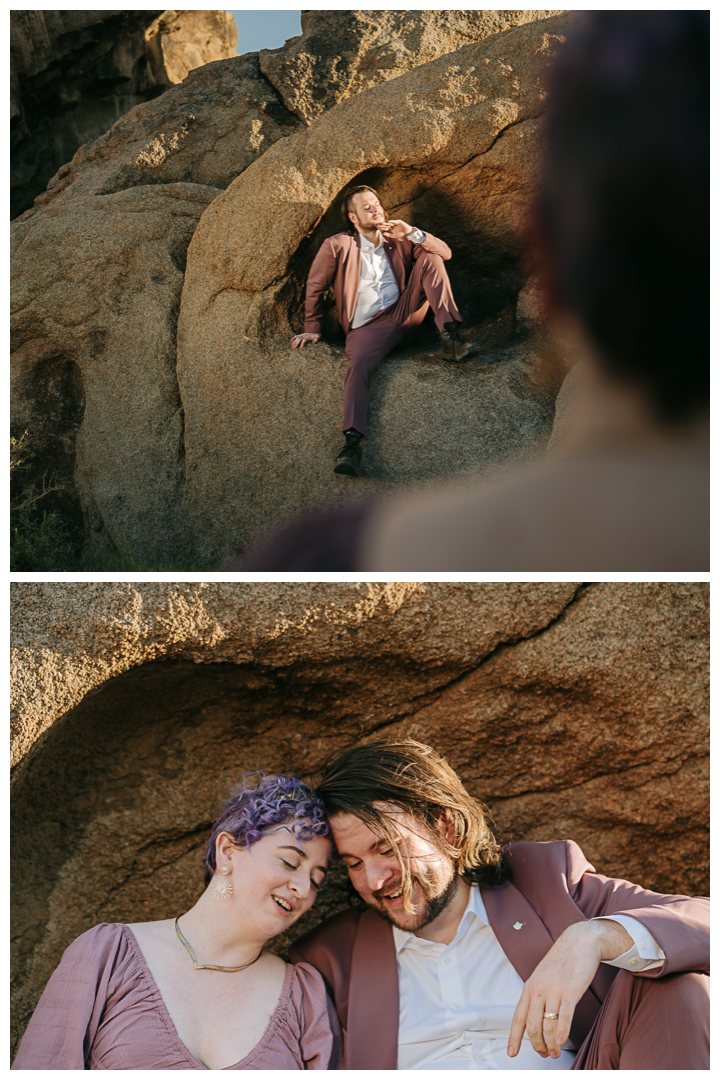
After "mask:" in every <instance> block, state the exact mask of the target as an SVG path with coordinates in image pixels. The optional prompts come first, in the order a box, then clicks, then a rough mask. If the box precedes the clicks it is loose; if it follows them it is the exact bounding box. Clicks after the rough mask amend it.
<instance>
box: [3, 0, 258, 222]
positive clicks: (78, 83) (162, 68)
mask: <svg viewBox="0 0 720 1080" xmlns="http://www.w3.org/2000/svg"><path fill="white" fill-rule="evenodd" d="M236 46H237V27H236V26H235V20H234V18H233V17H232V15H231V14H230V13H229V12H225V11H184V12H181V13H180V15H178V13H177V12H175V11H11V12H10V129H11V151H12V157H11V176H10V182H11V217H16V216H17V215H18V214H20V213H22V212H23V211H24V210H27V209H28V207H30V206H32V203H33V199H34V198H35V197H36V196H37V195H39V194H40V193H41V192H42V191H43V189H44V188H45V185H46V184H47V183H48V181H49V180H50V178H51V177H52V176H53V175H54V174H55V173H56V172H57V170H58V169H59V168H60V167H61V166H63V165H65V164H66V163H67V162H69V161H70V159H71V158H72V156H73V154H74V153H75V151H76V150H77V149H78V147H79V146H81V145H82V144H83V143H85V142H87V141H88V140H92V139H96V138H97V137H98V136H99V135H102V133H103V132H105V131H107V130H108V128H109V127H111V126H112V124H114V123H115V121H116V120H117V119H118V118H119V117H120V116H122V115H123V113H126V112H127V111H128V110H129V109H132V108H133V106H135V105H138V104H139V103H140V102H144V101H147V100H148V99H150V98H154V97H156V96H157V95H158V94H161V93H162V92H163V90H166V89H167V88H168V87H169V86H173V85H174V84H175V83H178V82H181V81H182V79H184V78H185V76H186V75H187V73H188V71H189V70H191V69H192V68H195V67H197V66H198V65H200V64H205V63H207V62H208V61H210V60H219V59H222V58H224V57H229V56H234V55H235V48H236Z"/></svg>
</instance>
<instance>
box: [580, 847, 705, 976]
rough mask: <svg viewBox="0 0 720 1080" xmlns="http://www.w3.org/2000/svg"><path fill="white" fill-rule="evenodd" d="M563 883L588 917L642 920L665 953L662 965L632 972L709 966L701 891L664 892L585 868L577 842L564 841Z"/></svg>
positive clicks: (650, 973)
mask: <svg viewBox="0 0 720 1080" xmlns="http://www.w3.org/2000/svg"><path fill="white" fill-rule="evenodd" d="M567 849H568V850H567V856H568V888H569V891H570V895H571V897H572V898H573V900H574V901H575V903H576V904H577V905H578V907H579V908H580V910H581V911H582V912H583V914H584V915H586V916H587V917H588V918H589V919H592V918H596V917H597V916H599V915H605V916H612V915H614V914H617V915H629V916H630V917H631V918H633V919H636V920H637V921H638V922H639V923H641V924H642V926H644V927H645V928H646V929H647V930H648V932H649V933H650V934H651V935H652V936H653V937H654V939H655V941H656V942H657V943H658V945H659V946H660V948H661V949H662V950H663V952H664V953H665V962H664V964H663V965H662V967H658V968H653V969H651V970H648V971H647V972H638V978H641V977H642V978H657V977H658V976H660V975H670V974H672V973H673V972H679V971H700V972H707V973H708V974H709V972H710V901H709V900H708V899H707V898H706V897H704V896H693V897H691V896H666V895H664V894H662V893H656V892H651V891H650V890H648V889H641V888H640V886H639V885H632V884H631V883H630V882H629V881H623V880H622V879H620V878H608V877H604V876H603V875H602V874H596V873H595V872H594V871H593V870H592V868H591V869H590V870H589V871H588V869H587V866H588V863H587V860H586V859H585V857H584V856H583V854H582V852H581V851H580V848H579V847H578V846H577V844H575V843H573V842H572V841H571V840H569V841H568V842H567Z"/></svg>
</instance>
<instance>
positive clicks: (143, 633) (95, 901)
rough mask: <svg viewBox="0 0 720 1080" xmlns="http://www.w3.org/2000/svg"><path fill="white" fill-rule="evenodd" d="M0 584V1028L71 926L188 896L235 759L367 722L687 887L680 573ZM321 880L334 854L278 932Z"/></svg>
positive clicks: (697, 820) (694, 799) (695, 684)
mask: <svg viewBox="0 0 720 1080" xmlns="http://www.w3.org/2000/svg"><path fill="white" fill-rule="evenodd" d="M12 592H13V654H12V656H13V661H12V662H13V669H12V670H13V719H12V739H13V752H12V761H13V765H14V776H13V781H14V782H13V794H12V806H13V838H14V848H13V852H14V853H13V868H12V875H13V979H14V982H13V994H14V1006H13V1008H14V1014H13V1015H14V1019H13V1037H14V1038H16V1037H17V1035H18V1033H19V1032H20V1031H21V1030H22V1029H23V1028H24V1025H25V1023H26V1022H27V1019H28V1017H29V1015H30V1013H31V1011H32V1009H33V1007H34V1004H35V1002H36V1001H37V997H38V995H39V993H40V991H41V990H42V987H43V986H44V984H45V982H46V981H47V978H48V976H49V975H50V973H51V971H52V969H53V967H54V965H55V964H56V963H57V961H58V959H59V957H60V954H61V953H62V950H63V949H64V948H65V947H66V945H67V944H68V943H69V942H70V941H71V940H72V939H73V938H74V937H76V936H77V935H78V934H79V933H81V932H82V931H84V930H86V929H88V928H89V927H90V926H92V925H94V924H95V923H97V922H100V921H127V922H131V921H135V920H141V919H156V918H167V917H169V916H171V915H176V914H178V913H180V912H182V911H183V910H186V909H187V907H188V906H189V905H191V904H192V903H193V901H194V899H195V898H196V897H197V896H198V894H199V892H200V890H201V888H202V875H201V862H202V851H203V848H204V845H205V842H206V840H207V836H208V832H209V828H210V825H211V823H212V821H213V820H214V818H215V816H216V814H217V811H218V807H219V803H218V799H219V798H221V797H222V796H223V795H224V794H225V793H226V791H227V789H228V788H229V786H230V785H231V784H233V783H236V782H237V781H238V780H239V779H240V777H241V776H242V775H243V774H244V773H248V772H251V771H253V770H256V769H265V770H267V771H273V770H275V771H280V770H294V771H295V772H297V773H298V774H300V775H307V774H309V773H311V772H312V770H313V769H315V768H316V767H317V765H318V763H319V762H320V760H321V759H322V758H323V756H324V755H325V754H327V753H328V752H329V751H331V750H333V749H335V748H341V747H344V746H348V745H352V744H354V743H356V742H357V741H358V740H361V739H363V738H366V737H368V736H372V735H373V734H377V733H380V732H382V733H384V734H398V735H400V734H402V735H409V736H412V737H415V738H418V739H420V740H422V741H425V742H428V743H430V744H432V745H433V746H435V747H436V748H437V749H438V750H440V751H441V752H442V753H443V754H445V755H446V756H447V758H448V760H449V762H450V764H451V765H452V766H453V767H454V768H455V769H456V770H457V771H458V772H459V774H460V776H461V778H462V779H463V781H464V782H465V784H466V785H467V787H468V790H470V791H471V793H472V794H474V795H475V796H477V797H478V798H481V799H482V800H484V801H485V802H487V804H488V805H489V806H490V808H491V810H492V812H493V815H494V818H495V821H496V824H497V828H498V832H499V834H500V836H501V838H502V839H503V840H505V841H508V840H523V839H525V840H553V839H558V838H564V837H568V836H569V837H571V838H573V839H575V840H576V841H577V842H578V843H580V844H581V846H582V847H583V849H584V850H585V853H586V854H587V855H588V857H589V858H590V859H591V860H592V861H593V862H594V863H595V864H596V865H597V867H598V870H600V871H601V872H603V873H606V874H610V875H616V876H622V877H628V878H630V879H631V880H634V881H637V882H638V883H639V884H641V885H643V886H645V887H647V888H652V889H657V890H660V891H666V892H680V893H685V892H687V893H691V894H694V893H701V892H705V891H707V888H708V851H707V839H708V836H707V829H708V808H707V799H708V783H709V776H708V757H707V753H708V746H707V737H708V715H707V708H708V702H707V674H708V672H707V646H708V640H707V632H708V607H707V605H708V587H707V586H706V585H693V584H648V585H643V584H585V585H582V584H581V583H574V582H573V583H570V582H568V583H536V584H475V585H461V584H419V583H405V584H388V585H381V584H360V585H349V584H340V585H322V584H314V585H313V584H308V585H303V584H299V585H288V584H286V585H262V584H250V585H228V584H205V585H177V584H173V585H159V584H141V585H128V584H117V585H112V584H99V585H94V584H70V585H58V584H42V585H40V584H15V585H14V586H13V587H12ZM40 882H41V883H42V887H39V883H40ZM346 896H347V894H346V888H345V882H344V877H343V872H342V870H340V869H338V870H336V871H334V872H333V875H332V878H331V881H330V883H329V884H328V886H327V888H326V889H325V890H324V891H323V893H322V894H321V897H320V899H319V901H318V904H317V906H316V908H315V909H314V910H313V911H312V912H310V913H309V915H308V916H307V917H306V919H305V920H304V921H303V924H302V925H300V924H299V925H298V928H297V929H296V931H295V932H296V933H300V932H302V930H303V928H307V927H308V926H309V925H311V924H312V922H313V920H316V919H318V918H319V917H320V916H321V915H322V914H325V913H328V912H330V911H333V910H338V909H340V908H342V907H344V906H346V902H347V901H346Z"/></svg>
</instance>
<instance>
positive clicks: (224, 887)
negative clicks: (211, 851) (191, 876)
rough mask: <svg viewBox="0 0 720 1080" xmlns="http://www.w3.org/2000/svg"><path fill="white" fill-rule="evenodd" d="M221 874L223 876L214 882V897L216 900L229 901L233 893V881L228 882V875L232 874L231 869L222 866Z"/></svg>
mask: <svg viewBox="0 0 720 1080" xmlns="http://www.w3.org/2000/svg"><path fill="white" fill-rule="evenodd" d="M220 873H221V874H222V875H223V876H222V877H221V878H219V879H218V880H217V881H215V882H213V896H214V897H215V899H216V900H227V899H228V898H229V897H230V896H231V894H232V891H233V887H232V881H227V880H226V875H227V874H229V873H230V867H229V866H221V867H220Z"/></svg>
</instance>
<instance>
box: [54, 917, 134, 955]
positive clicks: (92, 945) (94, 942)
mask: <svg viewBox="0 0 720 1080" xmlns="http://www.w3.org/2000/svg"><path fill="white" fill-rule="evenodd" d="M126 931H127V927H126V926H125V924H124V923H98V924H97V925H96V926H91V927H90V929H89V930H86V931H85V932H84V933H82V934H80V935H79V936H78V937H76V938H75V940H74V941H71V942H70V944H69V945H68V947H67V949H66V950H65V953H66V954H67V953H68V952H70V950H72V951H73V952H75V953H81V952H92V951H94V950H98V949H99V950H103V949H107V948H111V947H112V946H113V945H115V944H116V943H117V942H118V941H120V940H121V939H122V938H123V937H124V935H125V932H126Z"/></svg>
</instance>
